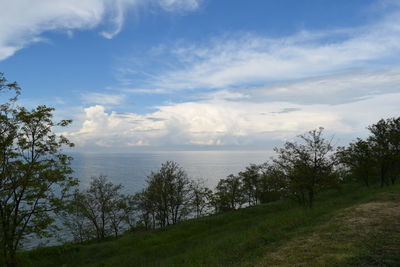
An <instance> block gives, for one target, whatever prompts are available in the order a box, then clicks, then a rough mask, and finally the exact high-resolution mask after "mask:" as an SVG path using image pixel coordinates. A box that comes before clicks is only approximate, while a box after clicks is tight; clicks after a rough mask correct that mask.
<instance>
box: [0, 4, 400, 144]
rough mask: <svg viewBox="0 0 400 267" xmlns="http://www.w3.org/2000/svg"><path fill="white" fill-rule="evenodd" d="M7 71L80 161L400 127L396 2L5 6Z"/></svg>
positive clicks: (1, 40) (2, 58) (1, 34)
mask: <svg viewBox="0 0 400 267" xmlns="http://www.w3.org/2000/svg"><path fill="white" fill-rule="evenodd" d="M0 4H1V6H2V8H1V9H0V23H1V25H2V27H1V29H0V71H1V72H4V73H5V75H6V77H7V78H8V79H9V80H16V81H18V82H19V84H20V85H21V87H22V88H23V95H22V97H21V99H20V101H21V103H22V104H24V105H27V106H31V107H33V106H35V105H38V104H47V105H50V106H53V107H55V108H56V109H57V113H56V115H57V117H58V118H72V119H73V120H74V123H73V125H72V126H71V127H70V128H69V129H67V130H66V131H65V132H63V134H65V135H67V136H68V137H69V138H70V139H72V140H73V141H74V142H75V143H76V144H77V148H76V150H78V151H79V150H81V151H137V150H149V149H157V150H163V149H168V150H174V149H195V150H196V149H221V150H222V149H246V150H247V149H270V148H272V147H273V146H274V145H277V144H279V143H281V142H282V141H284V140H287V139H290V138H293V137H294V136H296V135H297V134H300V133H303V132H304V131H307V130H310V129H313V128H315V127H319V126H323V127H325V128H326V129H327V131H328V133H329V134H334V135H335V136H336V137H337V139H338V142H339V143H345V142H348V141H349V140H352V139H354V138H355V137H356V136H365V134H366V130H365V127H366V126H367V125H369V124H371V123H374V122H376V121H377V120H378V119H380V118H384V117H392V116H398V115H399V111H400V107H399V105H398V103H399V100H400V87H399V85H400V66H399V63H398V62H399V59H400V45H399V42H400V4H399V2H398V1H394V0H392V1H391V0H374V1H372V0H371V1H369V0H352V1H348V0H335V1H330V0H280V1H272V0H251V1H244V0H114V1H109V0H86V1H81V0H80V1H78V0H38V1H35V4H34V5H33V4H32V1H29V0H14V1H8V0H0Z"/></svg>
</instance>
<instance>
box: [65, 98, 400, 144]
mask: <svg viewBox="0 0 400 267" xmlns="http://www.w3.org/2000/svg"><path fill="white" fill-rule="evenodd" d="M399 101H400V93H398V92H397V93H388V94H382V95H373V96H371V97H369V98H364V99H358V100H357V101H355V102H352V103H343V104H338V105H330V104H295V103H291V102H282V101H266V100H264V101H258V102H254V101H249V100H242V101H237V100H228V99H207V100H202V101H197V102H185V103H175V104H169V105H162V106H158V107H157V110H156V111H154V112H152V113H148V114H135V113H124V114H120V113H116V112H112V111H111V112H108V111H107V110H106V109H105V107H104V106H101V105H96V106H91V107H88V108H86V109H85V117H84V121H83V123H82V125H81V128H80V129H79V130H78V131H74V132H70V133H67V135H68V136H69V137H70V138H71V139H72V140H73V141H74V142H76V143H77V144H78V145H79V146H80V147H93V146H98V147H111V146H112V147H113V148H114V149H116V150H118V149H123V148H127V147H136V146H155V147H157V146H177V145H178V146H179V145H188V146H198V145H202V146H225V147H229V146H236V147H246V146H251V145H254V144H256V143H257V142H264V143H265V142H266V141H268V140H282V139H286V138H292V137H294V136H295V135H297V134H299V133H302V132H305V131H307V130H310V129H313V128H316V127H319V126H323V127H326V128H327V129H328V130H329V131H330V132H334V133H336V134H339V135H344V136H346V135H351V136H353V137H354V136H357V135H360V134H361V135H363V134H365V127H366V126H367V125H370V124H372V123H375V122H376V121H377V120H379V119H380V118H383V117H391V116H398V112H399V109H398V103H399ZM347 141H349V140H347Z"/></svg>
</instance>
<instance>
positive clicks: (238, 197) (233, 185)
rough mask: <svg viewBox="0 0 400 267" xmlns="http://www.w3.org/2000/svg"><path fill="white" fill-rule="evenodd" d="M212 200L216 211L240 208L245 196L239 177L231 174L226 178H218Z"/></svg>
mask: <svg viewBox="0 0 400 267" xmlns="http://www.w3.org/2000/svg"><path fill="white" fill-rule="evenodd" d="M213 202H214V208H215V211H216V212H217V213H219V212H224V211H228V210H235V209H239V208H241V207H242V205H243V204H244V203H245V198H244V196H243V182H242V180H241V179H240V177H239V176H235V175H233V174H231V175H229V176H228V177H226V179H221V180H219V182H218V185H217V187H216V192H215V195H214V201H213Z"/></svg>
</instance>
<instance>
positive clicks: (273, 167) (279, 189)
mask: <svg viewBox="0 0 400 267" xmlns="http://www.w3.org/2000/svg"><path fill="white" fill-rule="evenodd" d="M260 168H261V172H262V173H261V178H260V202H261V203H267V202H271V201H275V200H278V199H280V198H282V197H284V196H285V194H286V192H287V180H286V177H285V175H284V173H283V171H282V170H281V169H280V167H279V166H278V165H277V164H269V163H264V164H263V165H261V166H260Z"/></svg>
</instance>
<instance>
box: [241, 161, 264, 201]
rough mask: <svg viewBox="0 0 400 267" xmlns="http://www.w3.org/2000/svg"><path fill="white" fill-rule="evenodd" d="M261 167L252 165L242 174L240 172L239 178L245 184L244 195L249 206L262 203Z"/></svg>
mask: <svg viewBox="0 0 400 267" xmlns="http://www.w3.org/2000/svg"><path fill="white" fill-rule="evenodd" d="M261 169H262V168H261V166H260V165H256V164H250V166H248V167H246V169H245V170H244V171H242V172H239V178H240V179H241V181H242V184H243V195H244V197H245V198H246V200H247V203H248V204H249V206H253V205H257V204H259V203H260V197H261Z"/></svg>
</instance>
